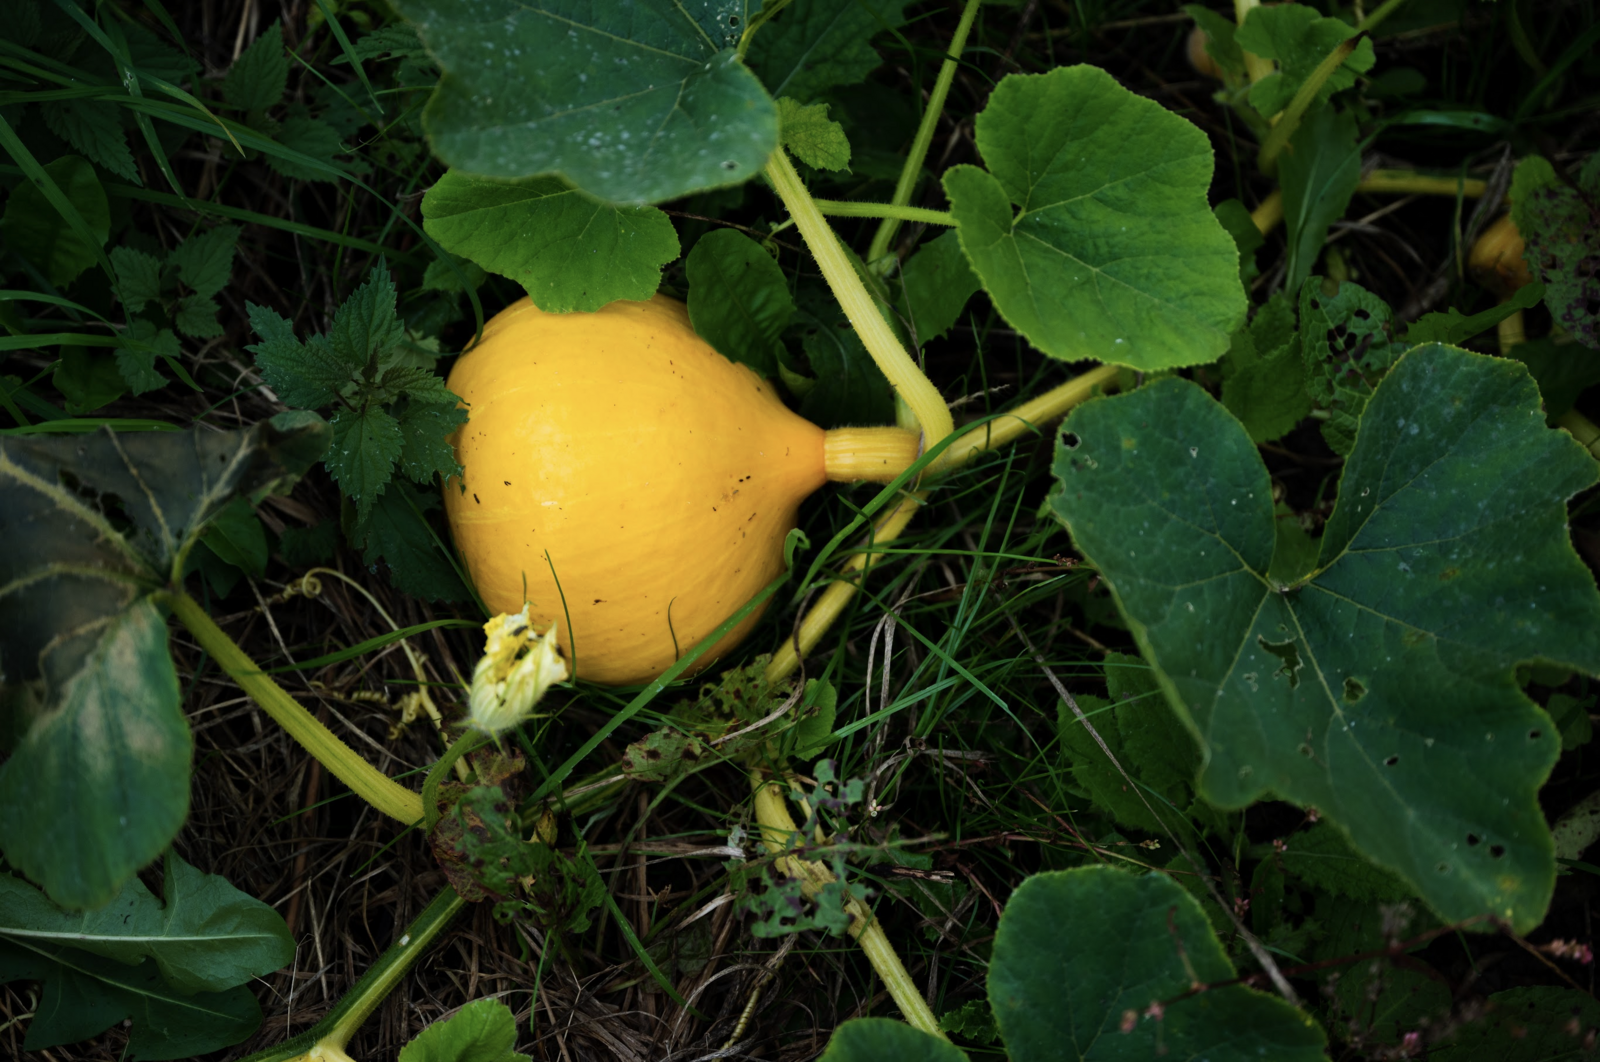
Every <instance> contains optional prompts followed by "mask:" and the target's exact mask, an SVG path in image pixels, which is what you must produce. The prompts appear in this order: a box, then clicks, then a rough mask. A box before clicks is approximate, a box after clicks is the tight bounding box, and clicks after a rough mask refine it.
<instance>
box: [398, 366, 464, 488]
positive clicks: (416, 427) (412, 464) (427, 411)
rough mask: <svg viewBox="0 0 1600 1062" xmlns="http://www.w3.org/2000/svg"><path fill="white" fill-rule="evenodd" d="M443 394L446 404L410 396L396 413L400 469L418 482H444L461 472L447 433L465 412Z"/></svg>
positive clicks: (461, 420) (455, 425)
mask: <svg viewBox="0 0 1600 1062" xmlns="http://www.w3.org/2000/svg"><path fill="white" fill-rule="evenodd" d="M429 375H432V374H431V373H430V374H429ZM434 379H436V380H437V379H438V377H437V376H435V377H434ZM443 389H444V384H443V381H441V382H440V390H443ZM444 393H445V394H446V395H447V396H448V397H449V399H450V402H449V404H439V403H429V402H426V401H421V400H417V399H413V400H412V401H410V402H408V403H406V407H405V409H403V410H402V411H401V412H400V437H401V444H400V470H401V471H402V472H404V473H405V474H406V476H407V477H409V478H411V479H413V480H416V481H417V482H418V483H432V482H433V477H434V476H439V477H441V478H443V479H444V480H446V481H448V480H449V479H450V477H452V476H458V475H460V474H461V466H460V465H459V464H457V463H456V452H455V448H454V447H452V446H451V445H450V442H449V440H448V436H449V435H450V433H451V432H453V431H455V430H456V429H457V428H459V427H460V426H461V425H463V424H465V423H466V422H467V411H466V410H464V409H460V408H458V407H457V406H456V404H455V396H454V395H451V394H450V392H449V391H445V392H444Z"/></svg>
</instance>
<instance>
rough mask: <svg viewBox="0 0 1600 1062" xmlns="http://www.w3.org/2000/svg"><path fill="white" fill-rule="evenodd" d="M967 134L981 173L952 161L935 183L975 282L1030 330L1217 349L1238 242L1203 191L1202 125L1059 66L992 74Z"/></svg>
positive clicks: (1170, 356)
mask: <svg viewBox="0 0 1600 1062" xmlns="http://www.w3.org/2000/svg"><path fill="white" fill-rule="evenodd" d="M977 140H978V149H979V150H980V151H981V152H982V153H983V158H984V161H985V162H986V163H988V165H989V170H990V172H989V173H985V172H983V171H982V170H979V169H977V168H975V167H972V166H957V167H954V168H952V169H951V170H949V171H947V172H946V174H945V177H944V186H945V191H946V193H947V194H948V195H949V197H950V203H951V211H952V213H953V214H954V215H955V219H956V224H957V231H958V232H959V233H960V234H961V246H962V249H963V250H965V251H966V253H967V258H968V259H969V260H970V261H971V262H972V267H973V269H974V270H976V272H977V274H978V276H979V278H980V279H981V280H982V281H983V286H984V289H985V290H986V291H988V293H989V296H990V298H991V299H993V300H994V303H995V307H996V308H997V309H998V310H999V311H1000V313H1001V314H1002V315H1003V316H1004V317H1005V319H1006V320H1007V321H1009V322H1010V323H1011V324H1012V325H1013V326H1014V327H1016V328H1017V330H1018V331H1020V332H1022V334H1023V335H1025V336H1026V337H1027V338H1028V341H1029V342H1031V343H1032V344H1033V345H1034V346H1036V347H1038V348H1039V349H1040V350H1042V351H1044V352H1045V353H1046V354H1049V355H1051V356H1053V357H1057V358H1064V359H1068V360H1076V359H1080V358H1095V359H1098V360H1101V361H1107V362H1114V363H1117V364H1121V365H1128V366H1131V367H1133V368H1137V369H1158V368H1171V367H1176V366H1180V365H1198V364H1202V363H1204V362H1208V361H1212V360H1214V359H1215V358H1216V357H1217V356H1218V355H1220V354H1221V353H1222V352H1223V351H1224V350H1226V349H1227V346H1228V337H1229V335H1230V333H1232V332H1233V330H1234V329H1235V328H1236V327H1238V325H1239V323H1240V322H1241V321H1242V320H1243V318H1244V313H1245V297H1244V290H1243V288H1241V287H1240V284H1239V253H1238V250H1237V249H1236V248H1235V246H1234V243H1233V240H1232V238H1231V237H1229V236H1228V234H1227V233H1226V232H1224V231H1223V229H1222V226H1221V225H1220V224H1218V222H1217V219H1216V217H1215V215H1213V214H1212V213H1211V208H1210V207H1209V205H1207V203H1206V190H1207V187H1208V186H1209V184H1210V182H1211V170H1212V153H1211V144H1210V141H1208V140H1207V139H1206V137H1205V134H1203V133H1201V132H1200V130H1198V129H1196V128H1195V127H1194V126H1193V125H1191V124H1189V123H1188V122H1186V121H1184V120H1183V119H1182V118H1179V117H1178V116H1177V115H1175V114H1173V113H1171V112H1170V111H1168V110H1167V109H1166V108H1164V107H1162V106H1161V105H1160V104H1157V103H1155V102H1154V101H1152V100H1148V99H1144V98H1143V97H1140V96H1136V95H1134V94H1133V93H1132V92H1129V91H1128V90H1127V89H1125V88H1123V87H1122V86H1121V85H1119V84H1117V83H1116V81H1115V80H1113V79H1112V77H1111V75H1109V74H1107V73H1106V72H1105V71H1103V70H1099V69H1097V68H1095V67H1089V66H1074V67H1064V68H1061V69H1057V70H1052V71H1051V72H1050V73H1048V74H1039V75H1017V74H1013V75H1011V76H1009V77H1007V78H1006V79H1005V80H1004V81H1002V82H1001V83H1000V85H999V87H998V88H996V89H995V91H994V93H993V95H991V96H990V97H989V105H988V106H987V107H986V108H984V110H983V112H982V113H981V114H979V115H978V119H977ZM1012 204H1015V205H1016V206H1017V207H1019V208H1020V210H1019V211H1018V212H1017V213H1016V215H1015V217H1013V212H1012Z"/></svg>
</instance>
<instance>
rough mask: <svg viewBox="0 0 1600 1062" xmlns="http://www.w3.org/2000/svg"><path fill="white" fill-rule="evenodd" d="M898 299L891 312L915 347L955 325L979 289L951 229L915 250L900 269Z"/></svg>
mask: <svg viewBox="0 0 1600 1062" xmlns="http://www.w3.org/2000/svg"><path fill="white" fill-rule="evenodd" d="M900 280H901V289H900V297H899V299H898V300H896V302H895V309H896V310H898V311H899V312H900V315H901V316H902V317H904V318H905V322H906V326H907V327H908V328H909V329H910V330H911V332H912V334H913V335H915V336H916V342H917V343H918V344H922V343H927V342H929V341H931V340H935V339H938V338H939V337H941V336H943V335H944V334H945V333H946V332H948V331H950V329H951V328H953V327H954V326H955V323H956V322H957V321H958V320H960V319H961V312H962V310H964V309H966V305H967V300H969V299H971V298H972V295H973V293H974V292H976V291H977V290H978V288H979V287H980V285H979V283H978V274H976V273H974V272H973V271H972V266H971V265H969V264H968V263H967V256H966V255H965V254H963V253H962V251H961V239H960V237H959V236H958V235H957V234H956V232H955V231H954V230H951V231H948V232H943V233H940V234H939V235H938V236H936V237H934V238H933V239H931V240H929V241H928V242H927V243H925V244H923V245H922V246H921V247H918V248H917V250H916V253H915V254H913V255H912V256H911V257H910V258H908V259H906V264H905V265H904V266H902V267H901V268H900Z"/></svg>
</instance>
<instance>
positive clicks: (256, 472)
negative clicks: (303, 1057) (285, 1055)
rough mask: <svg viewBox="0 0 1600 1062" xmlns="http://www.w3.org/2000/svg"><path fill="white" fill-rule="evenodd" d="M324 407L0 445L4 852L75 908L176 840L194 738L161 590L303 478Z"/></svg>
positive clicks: (93, 901) (106, 893) (94, 902)
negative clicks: (7, 740)
mask: <svg viewBox="0 0 1600 1062" xmlns="http://www.w3.org/2000/svg"><path fill="white" fill-rule="evenodd" d="M327 439H328V429H327V426H326V425H325V424H323V422H322V420H321V418H319V417H317V416H316V415H315V414H309V413H292V414H282V415H280V416H278V417H275V418H273V419H272V420H271V421H268V422H266V423H263V424H260V425H258V426H256V427H255V428H252V429H250V430H249V431H243V432H216V431H211V430H196V431H192V432H182V433H176V432H175V433H170V434H169V433H134V434H128V435H121V436H112V435H110V434H109V433H101V434H95V435H81V436H67V437H48V436H34V437H26V436H24V437H15V438H5V439H0V514H4V516H3V517H0V534H3V536H4V540H5V542H6V549H5V550H4V551H0V587H5V588H6V590H5V593H3V594H0V660H3V661H4V662H5V669H4V676H5V680H4V686H3V688H0V698H3V699H4V700H5V701H7V702H8V706H9V707H10V708H11V709H12V710H13V711H15V712H16V713H17V715H18V718H19V722H24V723H26V725H27V729H26V732H25V733H24V734H23V736H22V737H21V740H20V741H19V743H18V746H17V748H16V750H15V751H14V752H13V753H12V755H11V758H10V759H8V760H7V761H6V762H5V763H4V764H0V817H3V818H4V820H5V821H6V822H7V823H8V826H7V828H6V830H4V831H0V848H3V850H4V854H5V858H6V860H7V861H8V862H10V863H11V864H12V865H13V866H15V867H16V868H17V869H19V870H21V871H22V872H23V873H24V874H26V875H28V877H29V878H31V879H32V880H34V881H36V882H38V883H40V884H41V885H42V886H43V887H44V889H45V892H46V893H47V894H48V895H49V896H50V898H51V899H52V900H53V901H55V902H56V903H59V904H61V905H63V906H65V907H71V908H82V907H94V906H98V905H100V904H103V903H106V902H107V901H109V900H110V899H112V897H114V896H115V895H116V894H117V892H118V890H119V889H121V888H122V886H123V885H124V883H125V882H127V880H128V879H129V878H130V877H132V876H133V874H134V872H135V871H137V870H138V869H139V868H140V867H142V866H144V865H145V864H146V863H148V862H150V861H151V860H152V859H154V858H155V857H156V856H157V855H159V854H160V853H161V851H162V849H164V848H166V847H167V845H168V844H170V843H171V841H172V838H173V835H174V834H175V833H176V832H177V830H178V827H179V826H181V825H182V823H183V819H184V816H185V814H186V813H187V811H188V806H189V758H190V750H191V746H192V742H191V739H190V736H189V728H188V725H187V724H186V723H185V721H184V718H183V713H182V710H181V706H180V704H179V690H178V679H177V675H176V674H175V672H174V670H173V666H172V660H171V657H170V656H169V655H168V653H167V628H166V622H165V619H164V611H163V609H162V608H161V607H160V605H159V604H158V600H157V598H155V597H153V596H152V592H153V591H156V590H158V589H160V588H161V587H163V586H165V585H167V584H168V583H169V582H170V581H171V580H173V579H174V578H175V577H176V572H175V571H174V569H175V568H177V567H179V565H180V564H181V563H182V562H183V560H184V559H185V557H186V556H187V555H188V554H189V551H190V550H191V549H192V548H193V546H194V543H195V540H196V539H197V538H198V537H199V536H200V535H201V534H202V533H203V532H204V531H205V529H206V527H207V525H208V524H209V523H210V522H211V521H212V520H214V519H215V518H216V517H217V515H218V513H220V512H221V511H223V510H224V509H225V508H226V507H227V506H228V505H229V504H231V500H232V499H233V498H234V496H235V495H241V496H250V497H254V496H256V495H258V494H259V493H262V492H265V491H269V490H272V489H274V488H275V487H278V486H280V485H281V484H283V483H284V482H286V481H289V482H292V481H293V479H294V478H296V477H298V476H299V475H300V474H301V473H303V472H304V471H305V470H306V468H307V467H309V466H310V465H311V464H312V463H313V462H314V461H316V460H317V458H318V457H320V456H321V452H322V450H323V448H324V447H326V445H327Z"/></svg>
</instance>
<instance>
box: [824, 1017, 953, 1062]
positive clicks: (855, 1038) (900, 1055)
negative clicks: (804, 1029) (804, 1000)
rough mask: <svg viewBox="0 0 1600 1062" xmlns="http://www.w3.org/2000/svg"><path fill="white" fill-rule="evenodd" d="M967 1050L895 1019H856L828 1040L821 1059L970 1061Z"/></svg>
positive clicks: (829, 1061) (828, 1061)
mask: <svg viewBox="0 0 1600 1062" xmlns="http://www.w3.org/2000/svg"><path fill="white" fill-rule="evenodd" d="M966 1060H967V1053H966V1052H965V1051H963V1050H961V1048H959V1047H957V1046H956V1045H955V1044H953V1043H951V1042H950V1041H949V1040H946V1039H944V1038H942V1037H939V1036H935V1035H933V1034H932V1033H926V1032H923V1031H922V1030H921V1029H916V1028H913V1027H912V1026H910V1025H907V1024H906V1023H905V1022H903V1021H897V1020H895V1019H893V1018H852V1019H851V1020H850V1021H847V1022H845V1023H844V1024H843V1025H841V1026H839V1027H838V1028H837V1029H835V1030H833V1036H831V1037H829V1039H828V1049H827V1050H826V1051H824V1052H823V1053H822V1058H821V1060H820V1062H966Z"/></svg>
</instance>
